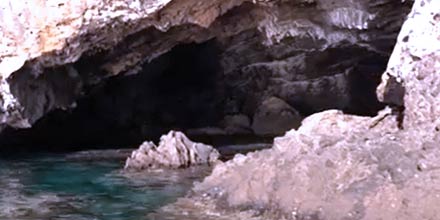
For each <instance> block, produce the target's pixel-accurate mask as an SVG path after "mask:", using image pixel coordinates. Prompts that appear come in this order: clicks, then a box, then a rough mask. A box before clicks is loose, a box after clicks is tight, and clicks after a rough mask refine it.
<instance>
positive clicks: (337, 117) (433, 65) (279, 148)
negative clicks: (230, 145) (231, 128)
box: [162, 0, 440, 220]
mask: <svg viewBox="0 0 440 220" xmlns="http://www.w3.org/2000/svg"><path fill="white" fill-rule="evenodd" d="M439 11H440V2H438V1H426V0H416V1H415V3H414V6H413V10H412V12H411V13H410V15H409V16H408V20H407V21H406V22H405V25H404V27H403V28H402V32H401V35H400V37H399V43H398V44H397V46H396V48H395V50H394V52H393V55H392V57H391V59H390V62H389V66H388V70H387V72H386V73H385V74H384V76H383V79H384V84H383V86H384V87H386V83H387V80H390V79H391V77H394V79H392V80H396V81H397V82H398V83H401V86H403V87H404V102H402V103H401V104H404V107H405V109H404V112H398V111H397V110H401V109H400V108H397V109H396V108H394V107H393V109H391V108H386V109H385V110H383V111H381V112H380V113H379V114H378V115H377V116H375V117H360V116H352V115H345V114H343V113H342V112H340V111H334V110H330V111H325V112H321V113H317V114H314V115H312V116H310V117H307V118H306V119H304V120H303V122H302V125H301V127H300V128H299V129H297V130H292V131H289V132H288V133H286V135H285V136H283V137H279V138H276V139H275V141H274V146H273V148H272V149H269V150H264V151H260V152H255V153H249V154H247V155H246V156H244V155H237V156H235V158H234V159H232V160H231V161H228V162H226V163H223V164H219V165H217V166H216V167H215V169H214V171H213V173H212V175H211V176H209V177H207V178H206V179H205V180H204V182H202V183H200V184H198V185H196V187H195V188H194V193H193V196H192V197H189V198H186V200H187V201H185V199H184V200H181V201H179V202H177V203H176V204H174V205H171V206H168V207H166V208H165V209H163V210H164V211H165V210H168V212H165V213H173V211H170V210H172V209H174V208H176V209H179V211H180V212H182V211H184V207H185V204H186V203H188V202H189V203H191V204H200V202H201V201H202V202H203V203H204V204H207V205H206V206H201V207H203V208H202V209H200V210H199V209H198V207H192V208H191V209H190V210H191V211H192V213H193V214H194V213H197V211H195V210H198V212H201V213H222V212H224V213H225V215H228V216H233V217H231V218H236V219H241V218H240V217H239V216H246V215H245V214H246V213H247V214H249V213H253V215H252V217H253V219H329V220H340V219H353V220H354V219H356V220H361V219H365V220H370V219H402V220H412V219H423V220H425V219H426V220H428V219H438V218H439V217H440V211H439V210H438V209H437V204H438V203H439V202H440V199H439V198H440V188H439V184H440V178H438V177H439V175H440V173H439V167H440V166H439V161H440V151H439V148H438V143H440V134H439V132H438V131H439V129H438V128H437V127H436V126H438V123H437V121H438V118H439V116H440V111H439V109H440V108H439V105H438V103H437V102H438V99H437V98H436V97H438V94H439V90H438V88H439V87H440V81H439V80H437V79H438V70H439V69H438V68H439V67H438V64H439V63H440V61H439V57H440V53H439V51H440V49H439V48H438V47H439V46H438V45H440V38H439V36H440V28H439V27H440V15H438V14H436V13H438V12H439ZM410 39H412V40H410ZM414 56H416V57H414ZM390 76H391V77H390ZM384 87H381V88H379V89H378V92H379V93H380V94H379V95H385V96H386V95H387V94H386V93H387V92H390V91H389V90H388V91H387V90H386V89H384ZM384 93H385V94H384ZM394 104H399V103H394ZM402 115H403V116H404V121H403V122H404V126H403V128H402V126H401V125H400V123H401V120H402ZM162 214H164V213H162ZM194 215H195V216H197V214H194ZM209 217H210V218H211V217H212V216H209ZM195 219H197V218H195ZM207 219H208V218H207ZM213 219H215V218H213Z"/></svg>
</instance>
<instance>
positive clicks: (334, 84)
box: [0, 39, 387, 151]
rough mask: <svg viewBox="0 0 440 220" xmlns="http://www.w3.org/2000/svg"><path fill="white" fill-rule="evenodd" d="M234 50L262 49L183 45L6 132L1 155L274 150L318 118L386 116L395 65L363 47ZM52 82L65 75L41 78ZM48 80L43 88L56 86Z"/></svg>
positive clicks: (83, 66) (85, 62)
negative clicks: (180, 144)
mask: <svg viewBox="0 0 440 220" xmlns="http://www.w3.org/2000/svg"><path fill="white" fill-rule="evenodd" d="M249 42H252V41H249ZM236 44H238V45H239V46H240V47H243V48H251V49H252V48H254V49H255V48H256V49H258V48H261V47H257V46H255V45H246V42H244V43H243V40H242V39H240V41H238V42H234V40H233V39H229V40H223V41H220V40H217V39H212V40H209V41H206V42H204V43H191V44H180V45H177V46H175V47H174V48H173V49H171V50H170V51H169V52H167V53H165V54H163V55H161V56H159V57H158V58H156V59H154V60H152V61H151V62H148V63H145V64H143V65H142V66H140V71H139V72H138V73H137V74H133V75H125V76H122V75H121V76H114V77H111V78H109V79H107V80H104V81H101V82H99V83H98V84H93V85H92V84H90V85H89V86H88V87H85V88H84V89H83V91H84V94H83V96H82V98H80V99H78V101H77V102H76V103H77V106H76V108H74V109H69V110H54V111H52V112H50V113H49V114H47V115H45V116H44V117H43V118H41V119H40V120H38V121H37V122H36V123H35V124H34V125H33V127H32V128H30V129H23V130H14V129H11V128H8V129H6V130H5V131H4V132H2V134H1V135H0V145H1V146H2V150H5V149H7V148H8V147H9V148H11V147H12V148H15V147H17V146H19V147H23V148H24V149H26V148H30V149H38V150H49V151H69V150H81V149H96V148H123V147H135V146H137V145H138V144H140V143H141V142H143V141H145V140H153V141H157V140H158V139H159V137H160V136H161V135H162V134H164V133H167V132H168V131H169V130H179V131H183V132H184V133H186V134H187V135H188V136H189V137H190V138H191V139H193V140H195V141H201V142H205V143H208V144H212V145H215V146H220V145H229V144H247V143H255V142H259V143H261V142H264V143H267V142H271V141H272V140H273V137H274V136H278V135H282V134H283V133H284V132H285V131H287V130H290V129H292V128H297V127H299V125H300V124H301V121H302V119H303V118H304V117H307V116H308V115H311V114H313V113H316V112H320V111H324V110H326V109H340V110H343V111H344V112H346V113H349V114H356V115H375V114H376V113H377V111H378V110H380V109H382V108H383V104H381V103H379V102H378V100H377V97H376V94H375V90H376V87H377V85H378V84H379V82H380V76H381V73H382V71H383V70H384V69H385V67H386V60H387V56H383V55H378V54H377V53H375V52H374V51H370V50H368V49H366V48H362V47H359V46H355V45H348V46H341V47H340V48H329V49H327V50H324V51H320V50H316V51H309V52H304V51H298V50H293V51H292V53H289V54H287V55H285V56H279V55H276V56H275V55H274V54H273V53H274V51H271V49H270V48H266V49H265V50H259V49H258V51H246V50H244V51H240V50H238V51H235V50H228V49H227V48H228V47H234V46H236ZM101 56H103V55H102V54H95V55H93V56H91V57H83V58H81V59H80V60H79V61H78V62H77V63H75V64H74V65H73V66H74V68H75V69H76V70H78V72H79V74H80V75H83V74H84V73H87V72H88V71H92V72H93V71H96V70H93V68H94V67H95V66H100V65H101V64H102V63H101V62H102V60H103V58H102V57H101ZM231 66H233V68H231ZM90 69H92V70H90ZM226 69H227V70H226ZM48 74H49V75H50V74H52V75H56V74H60V73H59V72H56V71H55V72H54V71H47V73H45V74H43V75H42V76H49V75H48ZM92 75H93V74H92ZM20 76H26V74H20ZM57 76H59V75H57ZM58 78H60V77H58ZM50 79H52V78H51V77H46V78H43V79H39V80H40V81H43V82H46V81H47V84H48V85H52V84H53V85H58V84H57V83H56V82H52V81H50ZM61 79H62V77H61ZM45 80H46V81H45ZM22 81H26V80H22ZM40 81H38V82H40ZM25 95H26V94H25ZM28 99H29V98H28ZM3 146H6V147H3ZM14 150H15V149H14Z"/></svg>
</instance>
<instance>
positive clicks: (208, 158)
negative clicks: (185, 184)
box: [124, 131, 220, 170]
mask: <svg viewBox="0 0 440 220" xmlns="http://www.w3.org/2000/svg"><path fill="white" fill-rule="evenodd" d="M219 157H220V154H219V152H218V151H217V150H216V149H214V148H213V147H212V146H209V145H205V144H201V143H195V142H192V141H191V140H189V139H188V138H187V137H186V136H185V135H184V134H183V133H181V132H176V131H170V132H169V133H168V134H167V135H164V136H162V137H161V139H160V142H159V146H156V145H155V144H154V143H153V142H147V141H146V142H144V143H143V144H142V145H141V146H140V147H139V149H138V150H135V151H133V153H132V154H131V156H130V157H129V158H128V159H127V161H126V162H125V167H124V168H125V169H135V170H142V169H154V168H161V167H162V168H163V167H165V168H185V167H189V166H193V165H202V164H212V163H215V162H216V161H217V160H218V159H219Z"/></svg>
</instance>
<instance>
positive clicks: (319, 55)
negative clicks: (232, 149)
mask: <svg viewBox="0 0 440 220" xmlns="http://www.w3.org/2000/svg"><path fill="white" fill-rule="evenodd" d="M25 2H29V1H25ZM32 2H33V3H35V4H36V3H38V2H40V1H36V0H35V1H32ZM90 2H91V3H93V4H92V5H88V4H85V3H84V2H82V1H79V2H78V3H77V5H76V3H72V4H75V5H70V4H67V5H65V4H62V3H60V4H58V5H56V6H54V5H51V4H52V3H53V2H50V3H51V4H49V3H47V5H44V4H40V5H38V4H37V6H38V7H37V8H40V9H47V8H55V9H54V10H55V11H58V12H59V13H58V14H56V16H54V17H50V18H51V19H48V20H47V24H46V25H43V26H38V25H37V24H35V22H37V23H38V22H39V20H37V21H33V20H32V19H30V18H31V17H32V16H29V17H27V18H26V19H24V20H25V21H24V24H23V23H20V24H19V25H18V24H16V23H13V22H12V23H7V24H6V23H5V24H2V25H1V26H0V30H8V31H3V32H2V33H3V34H4V38H3V39H4V40H3V41H2V42H0V46H1V47H0V74H1V79H0V83H1V84H0V101H1V103H0V104H1V105H0V110H1V111H0V120H1V123H2V126H3V127H4V128H5V131H8V129H12V128H6V127H7V126H10V127H15V128H25V127H30V126H31V125H33V124H34V123H36V124H38V122H37V120H38V119H40V118H42V121H45V122H46V123H47V124H44V123H43V125H41V126H40V127H41V129H42V130H38V129H37V130H36V131H33V132H32V131H31V132H30V133H31V134H30V136H20V134H18V135H17V136H14V134H15V133H14V132H11V133H12V135H11V136H7V135H5V137H6V139H8V138H9V137H14V138H15V139H14V138H12V141H11V143H13V142H14V141H19V140H20V137H34V138H35V137H36V140H44V139H45V137H46V136H45V135H48V136H49V137H50V136H51V135H53V134H54V133H52V132H54V130H56V129H57V128H58V127H57V126H61V125H66V127H67V128H66V129H67V131H72V130H73V131H76V132H78V133H81V132H83V133H82V134H81V135H83V136H81V135H79V138H78V139H77V140H79V143H82V142H81V141H84V140H87V138H89V137H91V136H94V137H95V136H96V137H98V136H99V137H100V138H104V139H105V138H110V139H111V138H113V137H112V136H113V135H120V136H118V138H115V139H114V140H127V139H128V140H133V139H135V140H137V139H138V138H139V137H145V136H147V135H146V134H148V135H150V136H154V135H156V134H157V133H158V132H161V131H163V130H166V129H170V128H173V127H179V126H180V127H183V128H184V130H187V131H192V132H195V133H197V132H201V131H202V132H206V133H203V134H209V132H214V133H216V134H219V133H220V134H249V133H253V134H258V135H262V136H265V135H275V134H279V133H282V132H283V131H285V130H287V129H290V128H294V129H292V130H290V131H288V132H286V133H285V135H284V136H281V137H277V138H275V139H274V143H273V146H272V148H270V149H262V150H260V151H255V152H251V153H247V154H246V155H244V154H236V155H235V156H234V157H233V158H232V159H230V160H228V161H226V162H220V161H218V158H219V156H220V155H219V152H218V151H217V150H215V149H213V148H212V147H211V146H207V145H204V144H198V143H193V142H192V141H190V140H189V139H188V138H187V137H186V136H185V135H184V134H183V133H178V132H170V133H169V134H168V135H167V136H164V137H163V139H162V142H161V143H159V146H156V145H154V144H153V143H151V142H145V143H144V144H143V145H141V147H140V149H138V150H136V151H135V152H134V153H133V154H132V156H131V157H129V159H128V160H127V163H126V167H127V169H128V168H130V167H132V168H133V169H148V168H149V167H154V168H155V167H162V166H164V167H171V168H185V167H189V166H191V165H197V164H202V163H208V164H210V163H214V162H215V166H214V168H213V171H212V173H211V175H209V176H207V177H206V178H205V179H204V180H203V181H202V182H198V183H196V184H195V185H194V187H193V189H192V190H191V192H190V193H189V194H188V195H187V196H186V197H184V198H181V199H179V200H178V201H177V202H175V203H173V204H170V205H167V206H165V207H163V208H161V209H159V210H157V212H155V213H152V214H151V215H150V216H149V217H150V218H152V219H176V218H178V219H182V218H183V217H187V218H188V219H195V220H196V219H200V220H202V219H212V220H220V219H255V220H257V219H280V220H281V219H286V220H300V219H313V220H319V219H328V220H351V219H353V220H361V219H362V220H370V219H371V220H375V219H402V220H413V219H426V220H428V219H440V211H439V210H438V208H437V207H438V204H440V187H439V186H440V178H439V177H440V169H439V168H440V163H439V161H440V150H439V143H440V133H439V132H440V119H439V116H440V107H439V106H440V77H439V76H438V75H439V70H440V1H436V0H415V1H414V2H412V1H394V2H393V1H388V0H377V1H376V0H355V1H348V0H347V1H346V0H341V1H324V0H316V1H315V0H292V1H282V0H279V1H273V2H272V1H268V2H266V1H245V0H242V1H241V0H228V1H212V2H209V3H204V4H202V3H200V2H198V1H196V0H187V1H181V2H180V3H179V2H177V1H171V0H169V1H155V0H145V1H134V0H133V1H131V0H130V1H119V0H118V1H114V2H113V3H112V4H109V5H105V4H104V2H105V1H90ZM9 3H10V1H5V3H0V7H1V10H2V11H0V12H2V13H0V17H2V18H5V19H9V20H11V19H12V20H14V18H16V17H19V16H18V15H17V14H16V13H15V12H17V10H18V9H21V8H27V9H29V6H23V5H14V8H11V7H12V6H11V5H12V4H10V5H8V4H9ZM100 3H102V4H100ZM128 3H130V4H128ZM199 3H200V4H199ZM411 3H413V7H412V10H411V12H410V13H409V15H408V16H406V17H405V15H406V13H407V12H408V8H409V7H408V6H409V5H410V4H411ZM103 4H104V5H103ZM196 5H197V7H195V6H196ZM60 8H61V9H62V10H61V9H60ZM135 9H138V10H135ZM73 12H75V13H73ZM287 12H290V13H287ZM293 12H295V13H293ZM66 14H69V16H67V17H66V18H64V17H63V16H65V15H66ZM120 14H124V15H121V16H117V15H120ZM28 15H32V13H31V12H29V11H28ZM311 15H316V16H314V17H312V16H311ZM61 18H63V19H61ZM46 19H47V18H46ZM69 19H70V20H69ZM403 20H405V22H404V24H403V26H401V24H402V21H403ZM237 21H238V22H237ZM8 25H10V26H11V27H10V26H8ZM34 26H37V29H39V31H37V33H34V32H32V31H34V30H35V28H30V27H34ZM400 27H401V29H400V33H399V35H398V37H397V43H396V45H395V47H394V50H393V52H392V54H391V57H390V59H389V61H388V65H387V68H386V70H385V72H384V73H383V74H382V77H381V78H380V79H379V78H378V77H377V76H378V75H380V74H378V72H379V73H381V71H380V70H381V65H382V62H383V58H384V57H387V54H388V52H390V50H391V49H390V48H391V47H392V45H393V44H394V43H393V42H394V40H395V37H396V34H397V30H398V29H399V28H400ZM45 28H46V29H45ZM47 28H48V29H47ZM41 30H46V31H41ZM23 33H24V35H23ZM23 36H27V37H28V38H29V39H31V40H30V42H31V43H29V42H28V44H27V43H26V41H24V42H21V43H16V44H12V43H10V42H19V41H18V39H21V38H20V37H23ZM210 39H215V41H216V42H215V43H213V44H210V43H209V42H208V41H209V40H210ZM8 42H9V43H8ZM35 42H38V44H35ZM194 42H196V43H202V42H205V43H206V42H208V43H206V44H203V45H202V46H201V47H196V46H195V48H196V49H195V48H192V46H194V45H192V46H188V45H186V46H182V47H180V48H178V49H177V50H174V49H173V48H174V47H175V46H176V45H178V44H179V43H194ZM218 45H220V50H219V51H220V52H218V51H217V50H218ZM121 48H123V49H121ZM127 48H128V49H127ZM173 50H174V51H173ZM169 51H172V52H170V54H167V53H166V52H169ZM182 51H183V52H182ZM195 54H196V55H195ZM206 54H210V58H209V59H204V58H206V57H208V56H207V55H206ZM161 55H163V57H162V56H161ZM189 55H193V57H196V59H194V60H186V59H185V62H183V63H193V64H194V63H195V64H194V65H195V67H194V69H191V70H190V71H189V72H195V73H196V74H195V75H192V76H191V77H189V76H188V77H187V76H183V77H182V75H181V74H180V75H179V73H180V72H179V71H177V70H176V69H174V66H178V67H187V66H185V65H183V64H182V63H180V62H174V61H176V60H178V59H176V58H179V59H180V58H182V59H183V58H186V57H190V56H189ZM94 56H95V57H94ZM159 57H160V58H159ZM154 58H158V59H157V60H154ZM211 58H212V59H211ZM213 60H216V61H215V62H214V61H213ZM219 60H220V61H219ZM211 62H212V63H211ZM91 63H92V64H94V65H90V64H91ZM198 63H203V64H207V66H216V67H218V68H216V69H210V68H208V69H205V67H206V66H198V65H196V64H198ZM211 64H212V65H211ZM91 66H92V67H93V68H92V67H91ZM95 66H97V68H94V67H95ZM170 66H173V67H172V68H171V67H170ZM176 71H177V72H176ZM210 71H212V72H210ZM205 72H210V73H211V74H212V75H206V74H205ZM60 74H61V75H60ZM63 74H64V75H63ZM136 74H139V75H136ZM217 74H219V75H217ZM134 76H139V77H134ZM118 77H121V78H118ZM123 77H124V78H123ZM162 77H163V78H162ZM205 77H206V78H205ZM188 78H189V79H191V80H188V81H183V82H184V83H182V80H185V79H188ZM202 78H203V79H204V80H207V81H200V79H202ZM107 79H108V80H109V81H106V80H107ZM153 79H154V80H153ZM155 80H157V81H155ZM120 81H122V82H121V83H119V82H120ZM171 81H172V82H171ZM380 81H381V82H380ZM107 82H108V83H107ZM101 83H103V84H101ZM379 83H380V85H378V84H379ZM135 85H137V86H135ZM145 85H147V86H145ZM155 86H157V87H155ZM180 86H181V87H180ZM376 86H378V87H377V90H376ZM113 88H118V89H121V90H117V89H116V90H115V91H113V90H112V89H113ZM145 88H147V90H143V89H145ZM176 88H180V89H176ZM212 88H214V89H212ZM158 89H161V90H158ZM86 91H87V92H90V93H87V94H88V95H90V94H92V95H90V96H91V97H92V98H90V100H86V101H84V103H86V104H85V105H84V106H82V107H77V106H76V100H78V99H79V97H81V96H82V95H85V96H86ZM119 91H123V92H121V93H119ZM157 91H161V92H160V93H159V92H157ZM187 91H190V92H188V93H186V92H187ZM109 94H111V95H109ZM158 94H159V95H158ZM219 97H220V98H219ZM182 99H185V101H182ZM170 100H171V101H172V102H171V104H170V103H169V101H170ZM218 100H221V101H218ZM167 101H168V102H167ZM379 101H381V102H379ZM184 103H190V104H188V105H185V104H184ZM201 104H203V105H201ZM384 105H388V107H385V108H384ZM200 106H202V107H200ZM75 107H77V108H75ZM54 109H64V110H68V109H69V110H72V109H79V110H78V111H80V113H78V114H77V115H75V114H72V115H74V116H72V118H70V119H66V120H64V119H65V118H68V116H66V115H65V114H67V113H65V112H64V113H60V115H61V116H60V115H59V116H57V117H54V118H50V117H49V118H44V115H46V114H48V113H49V112H52V111H53V110H54ZM200 109H202V111H198V110H200ZM329 109H331V110H329ZM335 109H337V110H335ZM379 109H382V110H380V111H379V112H378V113H377V115H376V112H377V110H379ZM64 110H63V111H64ZM98 110H99V111H98ZM72 111H74V110H72ZM90 112H92V113H93V114H89V113H90ZM182 112H183V113H182ZM52 113H53V112H52ZM58 113H59V112H58ZM348 113H354V114H348ZM54 114H56V113H54ZM60 118H61V119H63V120H60ZM98 119H99V120H98ZM58 120H60V121H58ZM53 121H55V123H53ZM72 121H73V122H74V123H73V125H75V126H73V127H71V125H72V124H70V123H67V122H72ZM300 121H302V122H301V124H300V123H299V122H300ZM103 122H106V123H103ZM51 123H53V124H51ZM107 123H108V124H107ZM154 123H157V125H161V126H163V127H160V128H157V127H156V126H155V125H156V124H154ZM54 125H55V127H53V126H54ZM89 125H90V126H89ZM51 126H52V127H51ZM37 127H39V126H38V125H37ZM89 127H90V128H89ZM108 127H110V129H108ZM202 127H205V128H207V129H200V128H202ZM84 128H87V129H84ZM69 129H72V130H69ZM82 129H84V130H82ZM88 129H90V130H88ZM106 129H108V130H106ZM9 131H10V130H9ZM65 131H66V130H63V132H61V133H63V134H66V132H65ZM89 131H92V132H96V133H90V132H89ZM120 131H124V132H126V133H122V132H120ZM45 132H46V133H45ZM72 133H75V132H72ZM55 134H57V133H55ZM40 135H41V136H40ZM100 135H101V136H100ZM67 136H69V137H71V136H72V135H71V134H70V133H68V132H67ZM99 137H98V139H99ZM25 139H26V138H25ZM60 139H63V137H61V138H60ZM111 140H112V141H113V139H111ZM29 141H30V142H31V143H33V139H30V140H29ZM0 142H1V141H0ZM0 147H1V146H0ZM169 155H171V156H169Z"/></svg>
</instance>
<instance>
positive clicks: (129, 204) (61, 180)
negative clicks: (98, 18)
mask: <svg viewBox="0 0 440 220" xmlns="http://www.w3.org/2000/svg"><path fill="white" fill-rule="evenodd" d="M125 153H126V152H122V153H121V152H114V151H90V152H82V153H76V154H65V155H33V156H25V157H19V158H12V159H11V158H8V159H1V158H0V219H14V220H19V219H23V220H27V219H53V220H55V219H63V220H70V219H71V220H82V219H87V220H92V219H99V220H123V219H136V220H137V219H148V218H147V217H146V216H147V215H148V214H151V213H153V212H154V210H157V209H158V208H159V207H161V206H163V205H166V204H169V203H172V202H174V201H175V200H176V199H177V198H178V197H182V196H184V195H185V194H186V193H187V192H188V190H189V189H190V188H191V187H192V185H193V182H194V181H200V180H201V179H202V178H203V177H204V176H206V175H208V174H209V172H210V168H209V167H197V168H191V169H187V170H179V171H176V170H174V171H170V170H168V171H162V172H160V171H156V172H141V173H125V172H122V171H121V170H120V168H121V167H122V166H123V160H121V159H122V158H123V157H125ZM106 155H108V156H106ZM121 155H122V156H121Z"/></svg>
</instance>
